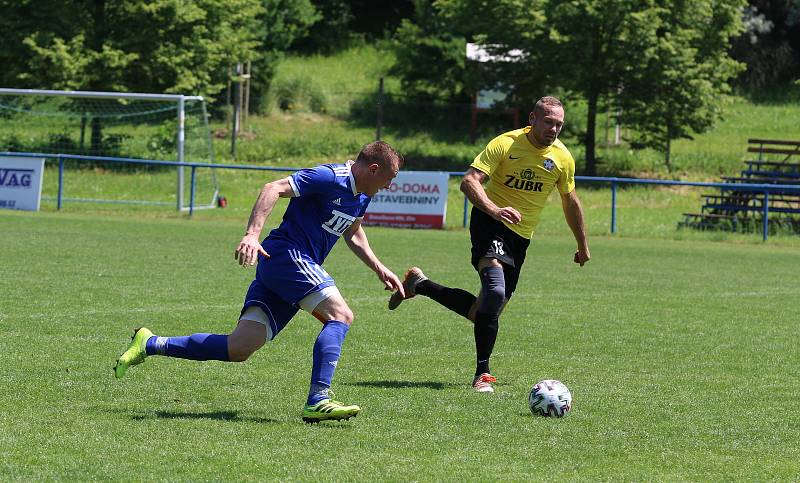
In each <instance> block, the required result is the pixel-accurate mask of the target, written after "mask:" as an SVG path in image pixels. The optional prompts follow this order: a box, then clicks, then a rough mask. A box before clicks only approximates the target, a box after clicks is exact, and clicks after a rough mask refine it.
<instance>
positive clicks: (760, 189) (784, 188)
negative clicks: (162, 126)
mask: <svg viewBox="0 0 800 483" xmlns="http://www.w3.org/2000/svg"><path fill="white" fill-rule="evenodd" d="M0 155H13V156H23V157H31V158H47V159H54V160H56V161H57V162H58V195H57V198H56V204H57V209H59V210H60V209H61V207H62V206H63V202H64V196H63V195H64V165H65V163H66V161H77V162H82V161H95V162H96V161H102V162H113V163H129V164H141V165H157V166H174V167H175V168H176V169H179V170H180V169H182V168H189V169H190V170H191V175H190V191H189V206H188V211H189V216H192V214H193V213H194V210H195V208H196V206H195V186H196V172H197V169H198V168H213V169H236V170H255V171H285V172H294V171H297V170H299V169H301V168H281V167H272V166H251V165H236V164H216V163H187V162H177V161H156V160H147V159H131V158H107V157H97V156H79V155H68V154H41V153H39V154H37V153H5V152H0ZM465 174H466V172H464V171H449V172H448V175H450V176H456V177H463V176H464V175H465ZM575 180H576V181H579V182H585V183H606V184H609V185H610V186H611V233H617V189H618V187H619V185H628V184H630V185H661V186H698V187H707V188H725V189H726V190H731V191H744V192H756V193H763V194H764V204H763V205H764V206H763V212H762V217H763V223H762V225H763V226H762V238H763V240H764V241H766V240H767V238H768V237H769V195H770V194H771V193H776V192H781V193H792V194H800V185H785V184H784V185H774V184H747V183H736V184H731V183H714V182H700V181H671V180H658V179H637V178H614V177H599V176H576V177H575ZM468 217H469V200H467V198H466V196H465V197H464V210H463V220H462V226H463V227H466V226H467V222H468Z"/></svg>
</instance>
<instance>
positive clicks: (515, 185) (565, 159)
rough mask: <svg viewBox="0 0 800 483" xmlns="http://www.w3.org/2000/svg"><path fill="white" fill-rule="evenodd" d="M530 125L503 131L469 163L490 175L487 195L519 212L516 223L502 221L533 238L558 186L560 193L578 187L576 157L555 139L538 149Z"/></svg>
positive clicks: (497, 203)
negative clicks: (530, 136) (519, 216)
mask: <svg viewBox="0 0 800 483" xmlns="http://www.w3.org/2000/svg"><path fill="white" fill-rule="evenodd" d="M530 130H531V126H527V127H524V128H522V129H516V130H514V131H509V132H507V133H503V134H501V135H499V136H497V137H496V138H494V139H492V140H491V141H490V142H489V144H487V145H486V148H485V149H484V150H483V151H481V153H480V154H478V156H476V157H475V161H473V162H472V164H471V165H470V166H471V167H472V168H474V169H476V170H478V171H481V172H482V173H484V174H486V175H488V176H489V181H488V183H486V185H485V189H486V195H487V196H488V197H489V199H490V200H492V202H493V203H494V204H496V205H497V206H499V207H501V208H502V207H504V206H511V207H513V208H515V209H516V210H517V211H519V212H520V214H521V215H522V220H520V222H519V223H517V224H516V225H511V224H508V223H506V222H505V221H504V222H503V223H504V224H505V225H506V226H507V227H508V228H509V229H510V230H512V231H513V232H514V233H516V234H518V235H519V236H521V237H523V238H527V239H530V238H531V237H532V236H533V233H534V231H536V226H537V225H538V224H539V215H540V214H541V212H542V208H544V205H545V202H546V201H547V197H548V196H550V192H552V191H553V188H554V187H556V186H558V191H559V193H562V194H567V193H569V192H571V191H572V190H574V189H575V160H574V159H573V158H572V155H571V154H570V152H569V150H567V148H566V147H565V146H564V144H563V143H562V142H561V141H560V140H558V139H556V141H555V142H554V143H553V144H551V145H550V146H548V147H546V148H544V149H539V148H537V147H535V146H534V145H533V144H531V142H530V141H529V140H528V137H527V134H528V132H530Z"/></svg>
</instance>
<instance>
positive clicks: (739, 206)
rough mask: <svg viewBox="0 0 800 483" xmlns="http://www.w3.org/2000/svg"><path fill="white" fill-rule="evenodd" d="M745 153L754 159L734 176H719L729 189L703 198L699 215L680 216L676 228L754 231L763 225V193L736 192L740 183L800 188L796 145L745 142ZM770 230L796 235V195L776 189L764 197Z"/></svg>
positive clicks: (799, 226) (799, 207) (799, 224)
mask: <svg viewBox="0 0 800 483" xmlns="http://www.w3.org/2000/svg"><path fill="white" fill-rule="evenodd" d="M747 142H748V144H749V146H748V148H747V152H748V153H755V154H757V155H758V156H757V159H751V160H747V161H745V168H744V169H743V170H742V171H741V172H740V173H739V175H738V176H723V177H722V180H723V181H724V182H725V183H727V184H730V187H727V186H726V187H722V188H720V192H719V193H713V194H704V195H702V196H703V199H704V202H703V205H702V206H701V208H700V212H699V213H684V214H683V216H684V219H683V220H682V221H681V222H679V223H678V227H679V228H681V227H688V228H695V229H700V230H725V231H743V232H750V231H757V230H759V229H760V228H761V226H762V224H763V216H764V215H763V214H764V202H765V196H764V193H763V192H758V191H746V190H743V189H741V188H737V185H739V184H743V183H753V184H770V185H778V186H779V185H783V184H785V185H800V141H781V140H771V139H748V140H747ZM768 203H769V206H768V211H769V219H768V220H767V222H768V224H769V226H770V228H771V229H772V228H775V229H789V230H791V231H792V232H794V233H798V234H800V193H798V192H796V191H795V190H790V189H787V190H785V191H782V190H780V189H777V190H776V191H773V192H771V193H770V194H769V196H768Z"/></svg>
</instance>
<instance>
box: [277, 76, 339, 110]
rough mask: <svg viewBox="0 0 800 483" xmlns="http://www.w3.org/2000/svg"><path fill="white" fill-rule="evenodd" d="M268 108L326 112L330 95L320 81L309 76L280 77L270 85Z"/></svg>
mask: <svg viewBox="0 0 800 483" xmlns="http://www.w3.org/2000/svg"><path fill="white" fill-rule="evenodd" d="M265 107H266V110H267V112H270V111H271V110H272V109H274V108H275V107H277V108H279V109H280V110H282V111H290V112H315V113H324V112H327V110H328V96H327V95H326V93H325V89H324V88H323V87H322V85H320V83H319V82H318V81H317V80H316V79H314V78H312V77H308V76H286V77H278V78H276V79H275V80H274V81H273V82H272V85H271V86H270V90H269V93H268V102H267V106H265Z"/></svg>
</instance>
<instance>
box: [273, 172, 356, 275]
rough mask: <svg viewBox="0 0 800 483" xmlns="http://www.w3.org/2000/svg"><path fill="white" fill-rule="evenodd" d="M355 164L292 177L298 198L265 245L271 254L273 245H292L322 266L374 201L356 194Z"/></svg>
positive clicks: (290, 181)
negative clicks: (339, 241)
mask: <svg viewBox="0 0 800 483" xmlns="http://www.w3.org/2000/svg"><path fill="white" fill-rule="evenodd" d="M351 164H352V163H350V162H348V163H346V164H323V165H320V166H316V167H314V168H309V169H303V170H300V171H297V172H296V173H293V174H292V175H291V176H289V184H290V185H291V186H292V190H293V191H294V194H295V196H294V197H293V198H292V199H291V200H290V201H289V207H288V208H287V209H286V213H285V214H284V215H283V221H282V222H281V224H280V226H279V227H278V228H276V229H274V230H272V231H271V232H270V234H269V236H268V237H267V238H266V239H264V242H263V243H262V246H263V247H264V250H266V251H267V253H269V252H270V245H273V244H276V245H284V246H285V245H286V244H289V245H292V246H294V247H296V248H297V249H299V250H300V251H302V252H304V253H305V254H307V255H308V256H309V257H310V258H311V259H312V260H313V261H315V262H316V263H318V264H320V265H321V264H322V262H323V260H325V257H327V256H328V253H330V251H331V249H332V248H333V245H334V244H335V243H336V241H337V240H338V239H339V237H341V236H342V234H343V233H344V232H345V231H346V230H347V229H348V228H350V225H352V224H353V222H354V221H356V219H357V218H361V217H363V216H364V212H365V211H367V206H369V202H370V199H371V198H370V197H369V196H367V195H365V194H362V193H358V192H357V191H356V183H355V180H354V179H353V173H352V171H351V169H350V167H351Z"/></svg>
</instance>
